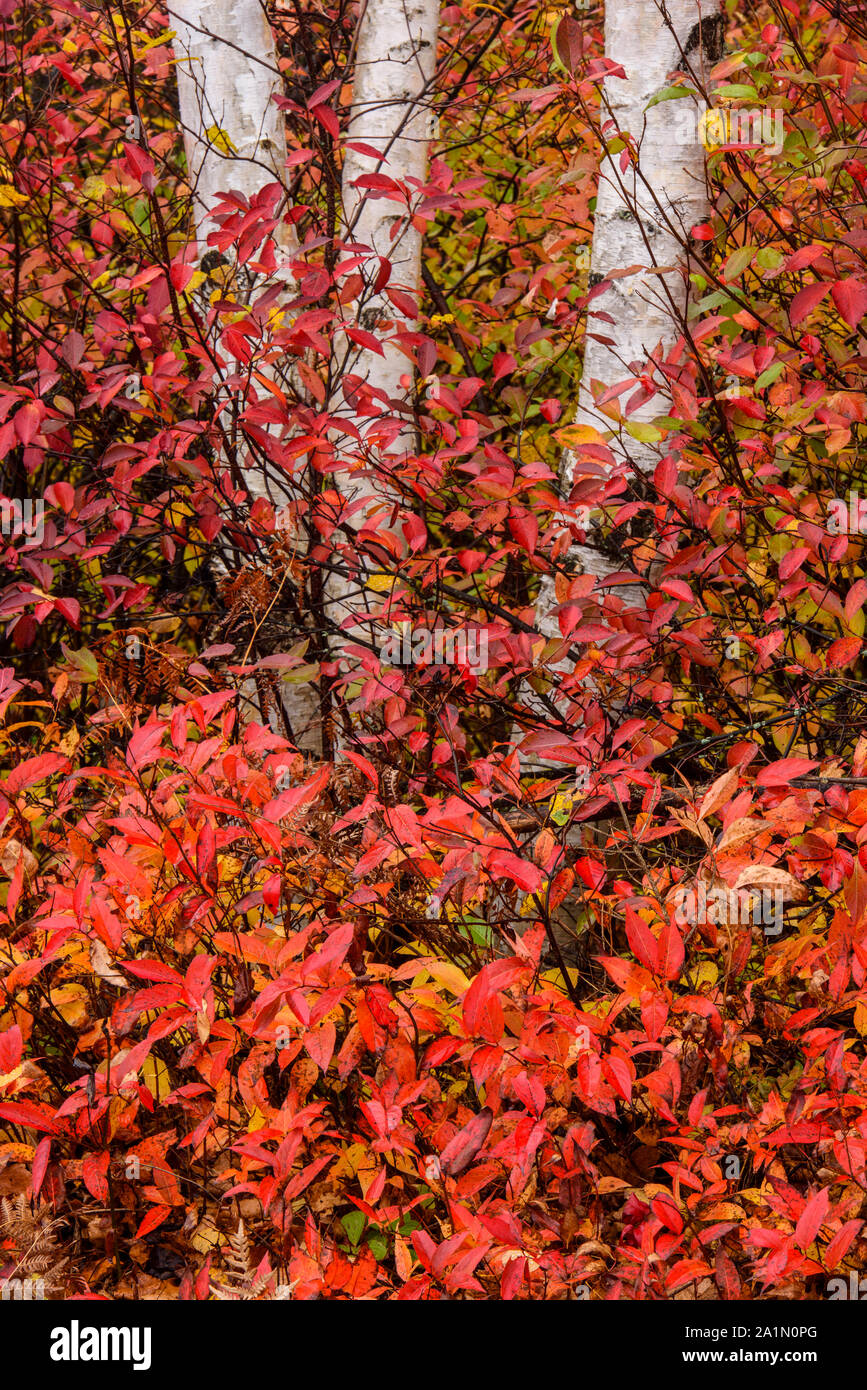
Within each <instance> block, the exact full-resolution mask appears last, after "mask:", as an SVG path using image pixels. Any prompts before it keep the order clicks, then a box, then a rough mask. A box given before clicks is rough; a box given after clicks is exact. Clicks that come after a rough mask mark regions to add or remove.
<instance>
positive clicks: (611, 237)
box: [539, 0, 720, 632]
mask: <svg viewBox="0 0 867 1390" xmlns="http://www.w3.org/2000/svg"><path fill="white" fill-rule="evenodd" d="M719 15H720V0H608V3H607V4H606V6H605V49H606V54H607V56H608V58H609V59H611V60H612V61H613V62H616V63H618V64H620V66H621V67H622V68H623V70H624V72H625V74H626V76H625V78H619V77H609V78H607V79H606V81H605V84H604V102H603V107H604V110H603V116H602V119H603V120H605V119H606V118H609V119H613V121H614V122H615V128H611V127H608V128H607V129H606V131H605V134H606V137H607V138H608V139H609V140H610V139H612V138H614V136H615V135H616V131H617V130H619V131H621V132H623V133H626V132H628V133H629V134H630V135H631V136H632V138H633V140H634V141H635V143H636V145H637V146H638V150H639V162H638V166H637V167H636V166H635V165H634V164H632V163H631V162H630V163H629V164H628V165H627V166H626V169H625V170H624V171H621V169H620V158H621V156H620V153H619V152H618V153H617V154H615V155H614V156H613V157H612V158H608V157H607V156H606V157H604V158H603V160H602V163H601V167H600V175H599V190H598V195H597V202H596V212H595V216H594V225H593V250H592V257H591V282H592V283H598V280H599V279H606V278H607V277H608V275H610V274H611V272H612V271H615V270H625V269H626V268H627V267H629V266H633V265H638V266H641V267H642V270H641V271H640V273H637V274H634V275H630V276H624V277H622V278H619V279H616V280H612V281H611V282H610V285H609V287H608V289H606V291H605V292H604V294H602V295H600V296H598V297H597V298H596V299H594V300H593V301H592V303H591V305H590V309H589V314H588V322H587V337H586V339H585V348H584V366H583V372H582V377H581V386H580V390H579V396H578V408H577V411H576V414H575V423H576V424H577V425H591V426H593V427H594V428H596V429H597V430H599V431H600V432H603V433H604V432H608V431H610V430H611V429H612V422H611V420H610V418H608V417H606V416H605V415H604V414H603V413H602V412H601V411H600V410H599V409H598V408H597V407H596V405H595V403H594V390H593V383H594V382H596V383H601V391H605V390H607V389H608V388H609V387H612V386H615V385H617V384H618V383H620V382H623V381H625V380H627V379H629V378H630V377H632V376H634V375H635V372H636V370H640V369H641V367H642V366H643V365H644V363H645V362H647V360H648V358H649V357H650V355H651V353H652V352H653V351H654V350H655V349H657V348H660V347H661V350H662V353H663V355H665V354H666V353H667V352H668V351H669V350H670V349H671V347H672V346H673V345H674V343H675V342H676V340H677V338H678V336H679V334H680V331H681V330H680V317H681V315H682V313H683V312H684V311H685V308H686V304H687V299H688V294H689V282H688V278H687V255H686V251H685V249H684V243H685V242H686V241H687V239H688V236H689V232H690V229H691V228H692V227H693V226H695V225H696V224H697V223H699V222H702V221H704V220H705V219H706V218H707V216H708V213H709V206H708V193H707V179H706V173H705V149H704V146H703V145H702V143H701V139H700V135H699V128H698V121H699V116H700V114H701V111H702V110H703V106H702V105H701V104H700V103H699V102H698V101H696V100H694V99H693V98H690V97H680V98H677V99H675V100H672V101H662V102H659V103H657V104H656V105H655V106H650V105H649V103H650V102H651V100H652V99H653V97H655V96H656V95H657V94H658V93H660V92H661V91H663V90H664V89H665V88H666V87H668V86H669V85H671V75H672V73H673V72H675V71H676V70H680V71H683V72H686V73H688V74H691V75H692V76H693V77H694V78H695V79H696V81H698V82H701V84H702V85H706V80H707V76H708V73H709V70H710V68H711V66H712V65H713V60H714V56H715V55H713V54H711V53H708V51H707V44H708V38H709V35H710V34H714V35H715V36H718V34H719V30H718V29H717V28H716V26H715V25H714V24H713V21H714V19H715V18H716V17H718V16H719ZM702 21H704V28H703V29H701V28H700V26H701V24H702ZM687 107H688V108H689V118H688V119H685V115H686V111H685V108H687ZM659 271H664V273H662V274H660V273H658V272H659ZM600 312H601V313H605V314H610V316H611V318H612V319H613V320H614V322H613V323H609V322H607V321H605V320H599V319H598V318H596V317H595V315H597V314H598V313H600ZM594 334H596V335H598V336H600V337H604V338H608V339H611V340H613V342H612V345H611V346H608V345H606V344H605V343H601V342H598V341H596V340H595V338H594V336H593V335H594ZM596 394H600V387H599V385H597V388H596ZM631 394H632V392H631V391H629V392H627V393H626V394H625V395H624V396H621V397H620V403H621V406H622V405H623V404H624V402H625V401H626V400H628V398H629V395H631ZM667 411H668V401H667V399H666V398H665V396H663V395H659V394H657V395H656V396H654V397H652V398H651V399H650V400H648V401H646V402H645V403H644V404H643V405H642V406H641V407H639V408H638V409H637V410H636V411H634V413H632V414H631V415H629V416H628V417H627V418H628V419H629V420H630V421H631V422H633V423H639V422H647V421H649V420H652V419H653V417H654V416H658V415H664V414H666V413H667ZM624 441H625V442H624V443H623V444H622V445H621V443H620V442H619V441H618V439H617V438H616V437H615V438H613V439H612V440H611V442H610V445H609V447H610V448H611V450H612V453H614V454H615V456H616V457H618V458H623V457H624V456H626V457H628V458H629V460H630V461H631V463H632V466H633V467H634V468H635V469H636V470H637V471H638V472H640V473H645V474H646V473H650V472H652V471H653V469H654V468H655V466H656V464H657V463H658V461H659V459H660V457H661V455H660V452H659V450H658V449H657V448H656V447H654V446H653V445H652V444H643V443H639V442H638V441H637V440H634V439H632V438H631V437H629V436H628V435H625V436H624ZM574 465H575V459H574V456H573V455H571V454H569V453H567V454H566V455H565V457H564V460H563V470H562V471H563V483H564V491H565V492H567V493H568V490H569V488H570V486H571V482H572V476H573V470H574ZM573 556H574V558H575V559H576V560H578V561H579V562H580V568H581V569H583V570H584V572H585V573H588V574H595V575H597V576H599V577H604V576H605V575H608V574H611V573H612V572H613V571H614V570H615V568H617V566H615V565H612V564H611V563H610V562H609V561H608V560H607V559H606V558H605V557H604V556H602V555H600V554H599V553H598V551H596V550H595V549H594V548H593V547H592V546H576V547H575V549H574V551H573ZM551 601H553V590H552V588H551V587H550V586H548V585H545V586H544V588H543V592H542V594H541V595H540V605H539V616H540V618H541V620H542V622H541V627H542V630H543V631H548V630H550V631H552V632H553V631H554V630H555V629H556V624H554V626H553V628H551V625H550V622H548V623H546V614H545V612H544V609H545V608H546V606H547V605H548V604H550V602H551Z"/></svg>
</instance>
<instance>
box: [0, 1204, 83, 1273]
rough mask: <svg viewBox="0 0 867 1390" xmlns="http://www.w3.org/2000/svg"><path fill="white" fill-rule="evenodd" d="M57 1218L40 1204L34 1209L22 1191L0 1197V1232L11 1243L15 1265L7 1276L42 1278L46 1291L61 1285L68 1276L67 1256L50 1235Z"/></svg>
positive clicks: (52, 1235)
mask: <svg viewBox="0 0 867 1390" xmlns="http://www.w3.org/2000/svg"><path fill="white" fill-rule="evenodd" d="M58 1224H59V1223H58V1222H55V1221H51V1219H50V1217H49V1215H48V1208H47V1206H45V1205H44V1204H40V1206H39V1207H38V1208H37V1210H36V1212H35V1213H34V1212H32V1211H31V1210H30V1205H29V1203H28V1201H27V1199H26V1197H25V1196H24V1195H23V1193H19V1195H18V1196H17V1197H14V1198H11V1199H10V1198H9V1197H4V1198H3V1199H2V1201H0V1234H2V1236H3V1238H4V1239H5V1240H10V1241H11V1242H12V1244H13V1246H14V1247H15V1252H16V1258H15V1269H14V1274H13V1276H11V1277H14V1278H16V1279H27V1278H29V1277H31V1276H33V1275H36V1276H38V1277H39V1278H40V1279H42V1280H43V1282H44V1284H45V1288H46V1290H48V1291H56V1290H59V1289H62V1288H63V1287H64V1286H65V1284H66V1280H67V1278H68V1274H69V1270H68V1266H69V1259H68V1257H67V1256H66V1255H61V1253H60V1250H59V1249H58V1246H57V1240H56V1237H55V1235H54V1228H55V1227H56V1226H57V1225H58Z"/></svg>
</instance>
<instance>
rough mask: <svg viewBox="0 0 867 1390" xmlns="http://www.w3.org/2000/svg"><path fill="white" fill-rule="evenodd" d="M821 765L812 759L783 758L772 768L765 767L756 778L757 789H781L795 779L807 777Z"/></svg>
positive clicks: (772, 765)
mask: <svg viewBox="0 0 867 1390" xmlns="http://www.w3.org/2000/svg"><path fill="white" fill-rule="evenodd" d="M818 766H819V764H818V763H817V762H814V761H813V760H812V759H811V758H781V759H780V761H779V762H778V763H771V765H770V767H763V768H762V770H761V772H760V773H759V775H758V777H757V778H756V786H757V787H781V786H786V785H787V784H788V783H789V782H791V781H792V778H793V777H806V775H807V773H808V772H812V771H813V768H814V767H818Z"/></svg>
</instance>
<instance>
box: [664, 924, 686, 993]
mask: <svg viewBox="0 0 867 1390" xmlns="http://www.w3.org/2000/svg"><path fill="white" fill-rule="evenodd" d="M683 954H684V952H683V937H682V936H681V934H680V932H679V931H678V930H677V927H676V926H675V925H674V923H673V922H663V924H662V931H661V932H660V933H659V974H660V975H661V976H662V978H663V979H664V980H676V979H677V977H678V975H679V974H680V968H681V966H682V965H683Z"/></svg>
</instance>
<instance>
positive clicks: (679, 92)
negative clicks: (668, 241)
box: [644, 87, 696, 111]
mask: <svg viewBox="0 0 867 1390" xmlns="http://www.w3.org/2000/svg"><path fill="white" fill-rule="evenodd" d="M695 95H696V93H695V91H694V90H693V88H692V87H663V89H662V91H661V92H657V93H656V96H652V97H651V98H650V101H649V102H648V103H647V105H646V106H645V108H644V109H645V111H649V110H650V108H651V106H658V105H659V103H660V102H661V101H676V100H677V98H678V97H694V96H695Z"/></svg>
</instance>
